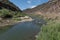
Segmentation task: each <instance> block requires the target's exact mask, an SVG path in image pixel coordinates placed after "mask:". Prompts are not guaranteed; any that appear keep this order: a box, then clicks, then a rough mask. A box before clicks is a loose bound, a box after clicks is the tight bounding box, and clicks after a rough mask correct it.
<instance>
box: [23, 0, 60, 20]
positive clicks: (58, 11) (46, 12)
mask: <svg viewBox="0 0 60 40" xmlns="http://www.w3.org/2000/svg"><path fill="white" fill-rule="evenodd" d="M23 12H25V13H30V14H40V15H43V16H44V17H47V18H53V19H55V18H58V16H60V0H49V1H48V2H47V3H44V4H42V5H38V6H37V7H35V8H32V9H26V10H24V11H23Z"/></svg>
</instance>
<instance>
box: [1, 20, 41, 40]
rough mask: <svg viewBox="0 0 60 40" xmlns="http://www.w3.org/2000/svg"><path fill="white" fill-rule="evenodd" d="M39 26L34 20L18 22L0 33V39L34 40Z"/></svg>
mask: <svg viewBox="0 0 60 40" xmlns="http://www.w3.org/2000/svg"><path fill="white" fill-rule="evenodd" d="M39 31H40V26H38V25H36V24H35V23H34V21H30V22H29V21H26V22H20V23H18V24H16V25H14V26H13V27H12V28H10V29H9V30H7V31H6V32H4V33H3V34H1V35H0V40H34V39H35V35H37V34H38V32H39Z"/></svg>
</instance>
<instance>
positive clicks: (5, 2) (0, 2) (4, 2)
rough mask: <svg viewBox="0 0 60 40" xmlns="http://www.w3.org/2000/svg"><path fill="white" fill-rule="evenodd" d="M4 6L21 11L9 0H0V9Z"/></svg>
mask: <svg viewBox="0 0 60 40" xmlns="http://www.w3.org/2000/svg"><path fill="white" fill-rule="evenodd" d="M2 8H6V9H8V10H12V11H21V10H20V9H19V8H18V7H17V6H16V5H14V4H13V3H12V2H10V1H9V0H0V9H2Z"/></svg>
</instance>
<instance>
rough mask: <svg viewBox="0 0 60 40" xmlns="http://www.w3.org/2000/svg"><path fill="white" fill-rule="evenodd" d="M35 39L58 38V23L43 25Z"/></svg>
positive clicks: (59, 32)
mask: <svg viewBox="0 0 60 40" xmlns="http://www.w3.org/2000/svg"><path fill="white" fill-rule="evenodd" d="M36 40H60V23H59V22H56V23H50V24H48V25H46V26H43V27H42V28H41V31H40V33H39V34H38V37H37V39H36Z"/></svg>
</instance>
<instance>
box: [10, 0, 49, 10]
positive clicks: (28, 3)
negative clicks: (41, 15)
mask: <svg viewBox="0 0 60 40" xmlns="http://www.w3.org/2000/svg"><path fill="white" fill-rule="evenodd" d="M10 1H11V2H13V3H14V4H15V5H16V6H18V7H19V8H20V9H21V10H24V9H27V8H34V7H36V6H37V5H40V4H42V3H45V2H48V0H10Z"/></svg>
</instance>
